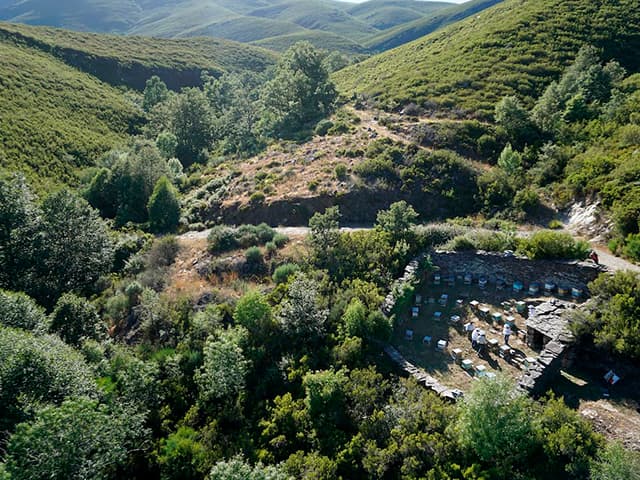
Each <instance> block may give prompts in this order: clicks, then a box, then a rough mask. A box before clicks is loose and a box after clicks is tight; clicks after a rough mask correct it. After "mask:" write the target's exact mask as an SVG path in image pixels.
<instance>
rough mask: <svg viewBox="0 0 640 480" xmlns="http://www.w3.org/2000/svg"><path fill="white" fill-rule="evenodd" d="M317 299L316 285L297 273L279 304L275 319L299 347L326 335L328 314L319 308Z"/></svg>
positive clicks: (311, 280) (310, 279)
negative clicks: (284, 298)
mask: <svg viewBox="0 0 640 480" xmlns="http://www.w3.org/2000/svg"><path fill="white" fill-rule="evenodd" d="M318 297H319V291H318V284H317V283H316V282H315V281H314V280H313V279H312V278H309V277H308V276H306V275H304V274H303V273H297V274H296V275H295V277H294V279H293V281H292V282H291V283H290V285H289V291H288V295H287V299H286V300H284V301H283V302H282V303H281V304H280V312H279V313H278V316H277V318H278V321H279V323H280V325H281V327H282V329H283V331H284V332H285V334H286V335H288V337H289V338H290V339H292V340H295V341H296V342H298V343H299V344H301V345H307V344H313V343H315V342H316V341H318V340H319V339H320V338H321V337H323V336H324V335H325V334H326V321H327V315H328V312H327V311H326V310H325V309H323V308H321V307H320V306H319V304H318V300H319V298H318Z"/></svg>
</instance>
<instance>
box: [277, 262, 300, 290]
mask: <svg viewBox="0 0 640 480" xmlns="http://www.w3.org/2000/svg"><path fill="white" fill-rule="evenodd" d="M299 271H300V267H299V266H298V265H297V264H295V263H285V264H283V265H279V266H278V267H277V268H276V269H275V270H274V271H273V275H272V279H273V281H274V283H275V284H276V285H280V284H282V283H286V282H287V281H288V280H289V278H290V277H291V275H293V274H294V273H296V272H299Z"/></svg>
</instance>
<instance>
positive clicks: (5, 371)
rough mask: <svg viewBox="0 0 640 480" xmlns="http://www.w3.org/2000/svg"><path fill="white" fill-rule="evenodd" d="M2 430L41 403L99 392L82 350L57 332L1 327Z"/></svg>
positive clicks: (9, 428) (0, 399)
mask: <svg viewBox="0 0 640 480" xmlns="http://www.w3.org/2000/svg"><path fill="white" fill-rule="evenodd" d="M0 385H2V388H0V412H2V413H1V414H0V431H5V430H6V431H12V430H13V426H14V425H15V424H16V423H18V422H20V421H23V420H25V419H26V418H27V417H28V414H29V410H28V409H26V408H25V407H33V406H34V405H38V404H46V403H60V402H62V401H63V400H64V399H66V398H69V397H74V396H87V397H92V396H94V395H95V393H96V385H95V382H94V380H93V372H92V371H91V369H90V368H89V366H88V365H87V364H86V362H85V360H84V358H83V357H82V355H80V353H78V352H77V351H75V350H74V349H73V348H71V347H70V346H69V345H67V344H65V343H64V342H63V341H62V340H60V339H59V338H58V337H56V336H53V335H33V334H32V333H30V332H26V331H22V330H17V329H12V328H7V327H2V326H0Z"/></svg>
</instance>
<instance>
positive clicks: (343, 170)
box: [334, 163, 348, 181]
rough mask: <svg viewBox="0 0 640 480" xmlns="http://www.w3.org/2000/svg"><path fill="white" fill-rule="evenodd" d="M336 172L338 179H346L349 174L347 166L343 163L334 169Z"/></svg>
mask: <svg viewBox="0 0 640 480" xmlns="http://www.w3.org/2000/svg"><path fill="white" fill-rule="evenodd" d="M334 173H335V174H336V178H337V179H338V180H340V181H343V180H346V179H347V176H348V173H347V166H346V165H344V164H343V163H340V164H338V165H336V168H335V169H334Z"/></svg>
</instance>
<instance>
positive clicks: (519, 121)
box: [494, 96, 536, 148]
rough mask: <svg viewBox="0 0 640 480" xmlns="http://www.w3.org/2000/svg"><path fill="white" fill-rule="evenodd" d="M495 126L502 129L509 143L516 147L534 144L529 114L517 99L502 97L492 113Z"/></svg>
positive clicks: (533, 132)
mask: <svg viewBox="0 0 640 480" xmlns="http://www.w3.org/2000/svg"><path fill="white" fill-rule="evenodd" d="M494 117H495V121H496V124H497V125H499V126H500V127H502V128H503V129H504V130H505V132H506V134H507V137H508V138H509V141H510V142H513V143H514V144H515V145H516V146H517V147H520V148H522V147H524V145H526V144H531V143H534V142H535V140H536V138H535V131H534V127H533V124H532V122H531V120H530V119H529V112H528V111H527V110H526V109H525V107H524V105H522V103H521V102H520V100H519V99H518V98H517V97H513V96H512V97H504V98H503V99H502V100H500V102H498V103H497V104H496V110H495V113H494Z"/></svg>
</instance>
